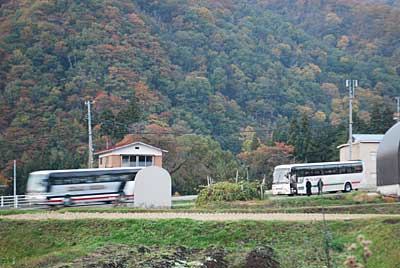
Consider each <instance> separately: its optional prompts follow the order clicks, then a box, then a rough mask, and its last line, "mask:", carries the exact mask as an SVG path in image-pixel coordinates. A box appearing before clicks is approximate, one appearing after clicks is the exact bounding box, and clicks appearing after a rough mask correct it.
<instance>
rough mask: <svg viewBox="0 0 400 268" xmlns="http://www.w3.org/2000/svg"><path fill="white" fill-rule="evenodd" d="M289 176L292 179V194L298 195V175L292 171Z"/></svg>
mask: <svg viewBox="0 0 400 268" xmlns="http://www.w3.org/2000/svg"><path fill="white" fill-rule="evenodd" d="M288 176H289V178H290V193H291V194H295V195H297V175H296V171H295V170H292V171H291V172H290V173H288Z"/></svg>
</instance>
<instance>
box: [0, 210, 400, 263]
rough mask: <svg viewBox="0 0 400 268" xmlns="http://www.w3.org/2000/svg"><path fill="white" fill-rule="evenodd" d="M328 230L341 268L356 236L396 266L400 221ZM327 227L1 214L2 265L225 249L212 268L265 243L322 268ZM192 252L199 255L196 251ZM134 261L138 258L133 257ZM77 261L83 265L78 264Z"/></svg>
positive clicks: (331, 225)
mask: <svg viewBox="0 0 400 268" xmlns="http://www.w3.org/2000/svg"><path fill="white" fill-rule="evenodd" d="M328 229H329V233H330V237H331V240H330V241H329V248H330V251H329V252H330V255H331V258H332V264H333V267H343V263H344V261H345V260H346V258H347V256H348V252H347V251H346V248H347V247H348V246H349V245H350V244H352V243H353V242H354V241H355V239H356V237H357V236H358V235H359V234H363V235H364V236H365V237H366V239H368V240H371V241H372V244H371V245H370V249H371V251H372V252H373V253H374V254H373V255H372V256H371V257H370V258H369V259H368V267H380V268H385V267H386V268H394V267H399V265H400V259H399V255H398V253H399V248H400V240H398V239H393V237H399V236H400V220H399V219H394V218H393V219H389V218H388V219H373V220H362V221H358V220H354V221H345V222H336V221H335V222H328ZM182 230H185V231H184V232H183V231H182ZM322 230H323V223H322V222H309V223H304V222H302V223H300V222H298V223H297V222H291V223H289V222H263V221H259V222H255V221H238V222H199V221H193V220H182V219H179V220H178V219H176V220H157V221H155V220H118V219H116V220H71V221H58V220H51V221H50V220H48V221H11V220H0V256H1V259H0V266H1V267H7V268H8V267H26V268H28V267H88V266H83V264H84V263H85V261H86V262H87V263H90V262H91V261H90V256H92V258H93V254H95V256H97V257H96V258H95V259H96V260H101V259H105V260H107V261H105V263H106V262H109V263H111V262H112V261H113V260H115V261H117V260H118V258H123V256H125V255H126V254H127V251H126V250H129V251H128V253H129V252H131V253H130V255H129V254H128V255H129V256H131V257H132V258H133V257H134V256H136V255H135V254H137V253H138V251H140V250H141V251H143V252H145V253H146V254H152V255H146V256H145V257H143V258H142V260H149V259H150V262H148V263H147V264H146V265H144V264H143V266H140V267H157V266H154V263H157V261H159V260H164V261H165V260H177V261H178V259H179V261H189V260H191V261H193V260H196V258H197V260H199V259H201V258H203V257H204V254H208V253H207V252H210V251H213V252H221V256H219V258H220V259H221V263H220V264H221V265H220V266H209V267H244V266H243V264H244V263H245V261H246V256H248V254H249V253H250V252H251V251H252V250H254V249H256V248H258V247H263V248H264V251H265V249H268V248H270V249H271V250H272V252H273V256H274V259H276V260H277V261H278V262H279V263H280V266H279V267H285V268H291V267H293V268H295V267H296V268H301V267H307V268H312V267H323V266H324V265H325V255H324V254H325V253H324V249H323V245H324V234H323V231H322ZM108 247H122V249H123V250H121V251H118V254H117V253H116V251H115V249H110V250H109V252H114V253H115V254H111V255H112V259H107V256H103V257H102V256H101V255H102V254H103V255H104V254H106V253H101V252H107V249H109V248H108ZM143 247H145V249H143ZM178 247H180V249H178ZM210 248H212V249H213V250H209V249H210ZM177 251H179V252H182V251H184V252H192V253H190V254H189V255H190V256H187V259H186V257H182V256H186V255H185V254H186V253H185V254H183V253H182V254H183V255H182V254H180V255H179V254H175V253H176V252H177ZM267 251H268V250H267ZM171 252H175V253H174V254H170V253H171ZM195 252H197V253H196V254H200V255H202V256H197V255H196V254H195ZM99 254H100V255H99ZM109 254H110V253H109ZM271 254H272V253H271ZM195 255H196V256H197V257H196V256H195ZM165 256H169V257H168V258H167V257H165ZM77 260H78V261H77ZM74 261H75V266H74V265H73V264H74ZM130 261H132V263H134V262H133V261H134V260H130ZM78 262H80V265H81V266H78V265H77V263H78ZM71 263H72V264H71ZM103 264H104V263H103ZM103 264H101V263H97V266H95V267H126V266H107V265H105V264H104V265H103ZM71 265H72V266H71ZM110 265H111V264H110ZM128 267H129V266H128ZM132 267H133V266H132ZM159 267H160V266H159ZM162 267H174V266H162ZM175 267H177V266H175ZM182 267H190V266H182ZM193 267H195V266H193ZM256 267H257V266H256ZM276 267H278V266H276Z"/></svg>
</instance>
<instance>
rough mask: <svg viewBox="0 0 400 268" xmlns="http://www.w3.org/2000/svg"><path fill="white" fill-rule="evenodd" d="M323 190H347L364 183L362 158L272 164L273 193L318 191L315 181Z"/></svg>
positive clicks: (293, 193)
mask: <svg viewBox="0 0 400 268" xmlns="http://www.w3.org/2000/svg"><path fill="white" fill-rule="evenodd" d="M319 182H320V184H322V192H336V191H343V192H350V191H351V190H357V189H358V188H360V185H362V183H364V165H363V162H362V161H347V162H326V163H309V164H293V165H280V166H277V167H275V170H274V175H273V182H272V194H274V195H277V194H284V195H295V194H307V189H310V190H311V194H315V193H318V189H319V187H318V183H319Z"/></svg>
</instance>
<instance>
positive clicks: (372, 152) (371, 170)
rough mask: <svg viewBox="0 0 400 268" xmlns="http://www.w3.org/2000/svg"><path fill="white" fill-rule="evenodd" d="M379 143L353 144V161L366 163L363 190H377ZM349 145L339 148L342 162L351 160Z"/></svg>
mask: <svg viewBox="0 0 400 268" xmlns="http://www.w3.org/2000/svg"><path fill="white" fill-rule="evenodd" d="M379 144H380V143H379V142H355V143H353V144H352V157H351V159H352V160H362V161H364V168H365V183H364V184H363V188H365V189H368V190H376V153H377V151H378V147H379ZM349 147H350V146H349V144H343V145H340V146H339V149H340V161H348V160H349V158H350V153H349Z"/></svg>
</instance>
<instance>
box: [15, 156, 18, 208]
mask: <svg viewBox="0 0 400 268" xmlns="http://www.w3.org/2000/svg"><path fill="white" fill-rule="evenodd" d="M14 208H18V200H17V160H14Z"/></svg>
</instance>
